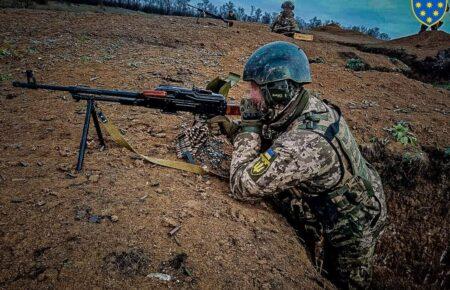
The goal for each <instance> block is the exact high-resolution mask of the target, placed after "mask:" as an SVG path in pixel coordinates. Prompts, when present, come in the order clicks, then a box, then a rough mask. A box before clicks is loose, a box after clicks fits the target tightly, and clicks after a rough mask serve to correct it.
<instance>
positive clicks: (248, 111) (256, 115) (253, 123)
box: [240, 98, 264, 134]
mask: <svg viewBox="0 0 450 290" xmlns="http://www.w3.org/2000/svg"><path fill="white" fill-rule="evenodd" d="M240 110H241V120H242V121H241V130H240V131H241V132H253V133H258V134H261V131H262V118H263V116H264V114H263V112H262V110H261V104H258V103H256V102H255V101H254V100H253V99H250V98H244V99H242V100H241V105H240Z"/></svg>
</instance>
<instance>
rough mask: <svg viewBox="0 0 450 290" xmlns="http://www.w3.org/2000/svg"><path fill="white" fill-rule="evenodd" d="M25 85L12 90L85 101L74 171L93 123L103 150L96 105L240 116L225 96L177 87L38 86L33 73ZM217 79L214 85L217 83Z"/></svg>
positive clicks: (79, 161) (99, 112) (204, 114)
mask: <svg viewBox="0 0 450 290" xmlns="http://www.w3.org/2000/svg"><path fill="white" fill-rule="evenodd" d="M26 77H27V82H18V81H14V82H13V83H12V84H13V86H14V87H19V88H26V89H34V90H39V89H41V90H50V91H65V92H69V93H70V94H71V95H72V98H73V99H75V100H76V101H81V100H83V101H86V102H87V106H86V116H85V122H84V126H83V133H82V135H81V141H80V149H79V153H78V162H77V167H76V169H77V171H81V169H82V167H83V160H84V154H85V151H86V145H87V136H88V132H89V124H90V120H91V118H92V119H93V122H94V126H95V129H96V131H97V135H98V139H99V141H100V144H101V146H105V141H104V139H103V135H102V131H101V128H100V123H99V119H100V121H101V122H103V123H105V122H106V121H107V119H106V117H105V116H104V115H103V113H102V112H101V111H97V109H96V102H113V103H120V104H122V105H130V106H140V107H146V108H153V109H160V110H161V111H162V112H163V113H176V112H180V111H184V112H191V113H193V114H196V115H201V116H204V117H205V118H211V117H214V116H219V115H222V116H224V115H239V114H240V112H239V106H238V105H235V104H234V103H227V100H226V98H225V96H224V95H222V94H220V93H214V92H212V91H210V90H205V89H199V88H195V87H194V88H193V89H187V88H183V87H177V86H158V87H156V88H155V89H154V90H144V91H142V92H130V91H120V90H105V89H97V88H89V87H83V86H67V87H66V86H55V85H46V84H39V83H37V82H36V78H35V77H34V75H33V72H32V71H30V70H29V71H27V72H26ZM217 80H218V79H216V80H215V81H216V83H217Z"/></svg>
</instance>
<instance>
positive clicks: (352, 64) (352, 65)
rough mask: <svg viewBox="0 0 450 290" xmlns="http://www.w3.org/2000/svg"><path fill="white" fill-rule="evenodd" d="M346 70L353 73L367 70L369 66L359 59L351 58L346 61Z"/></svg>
mask: <svg viewBox="0 0 450 290" xmlns="http://www.w3.org/2000/svg"><path fill="white" fill-rule="evenodd" d="M345 67H346V68H348V69H351V70H354V71H362V70H368V69H369V66H368V65H367V64H366V63H365V62H364V61H363V60H362V59H360V58H351V59H349V60H347V64H346V65H345Z"/></svg>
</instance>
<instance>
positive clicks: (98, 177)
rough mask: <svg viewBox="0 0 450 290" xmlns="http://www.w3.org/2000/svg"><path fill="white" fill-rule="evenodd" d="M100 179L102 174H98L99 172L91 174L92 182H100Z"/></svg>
mask: <svg viewBox="0 0 450 290" xmlns="http://www.w3.org/2000/svg"><path fill="white" fill-rule="evenodd" d="M99 179H100V175H98V174H92V175H91V176H89V181H90V182H98V180H99Z"/></svg>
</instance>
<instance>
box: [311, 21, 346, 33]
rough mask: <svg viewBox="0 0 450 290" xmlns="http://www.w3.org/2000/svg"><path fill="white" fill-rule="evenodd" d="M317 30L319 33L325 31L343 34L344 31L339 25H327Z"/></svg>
mask: <svg viewBox="0 0 450 290" xmlns="http://www.w3.org/2000/svg"><path fill="white" fill-rule="evenodd" d="M317 30H319V31H326V32H333V33H335V32H343V31H345V30H344V29H342V27H341V26H339V24H334V23H333V24H329V25H324V26H321V27H320V28H318V29H317Z"/></svg>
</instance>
